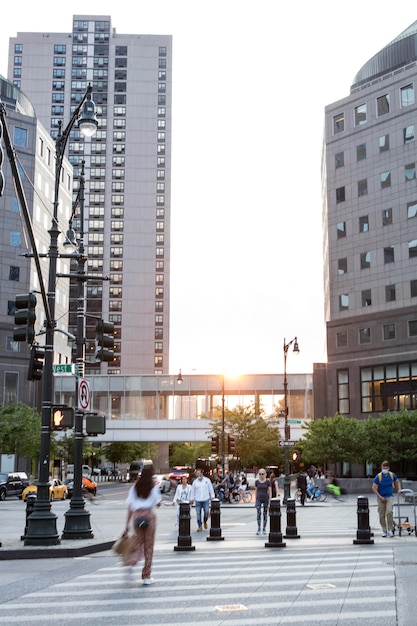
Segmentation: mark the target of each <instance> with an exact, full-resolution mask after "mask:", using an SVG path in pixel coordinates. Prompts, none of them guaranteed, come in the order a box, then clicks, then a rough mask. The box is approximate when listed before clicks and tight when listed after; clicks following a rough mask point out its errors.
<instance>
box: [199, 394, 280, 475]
mask: <svg viewBox="0 0 417 626" xmlns="http://www.w3.org/2000/svg"><path fill="white" fill-rule="evenodd" d="M224 423H225V440H226V442H225V443H226V446H227V435H228V434H229V435H231V436H232V437H234V439H235V449H236V457H238V458H239V460H240V463H241V465H242V466H246V467H250V466H262V465H266V466H267V465H276V464H277V463H278V461H279V460H280V458H281V457H282V456H283V453H282V451H281V450H279V447H278V441H279V439H280V433H279V428H278V426H277V424H276V422H275V421H272V420H268V419H267V417H266V415H265V412H264V409H263V407H262V406H261V405H260V404H259V403H258V402H253V403H252V404H251V405H250V406H246V407H242V406H237V407H236V408H235V409H233V410H229V409H227V408H225V412H224ZM210 426H211V431H210V433H208V435H209V436H211V435H218V436H219V442H220V450H219V454H220V456H222V454H223V451H222V423H221V419H219V418H216V419H214V420H212V421H211V422H210ZM225 453H226V454H227V450H226V451H225Z"/></svg>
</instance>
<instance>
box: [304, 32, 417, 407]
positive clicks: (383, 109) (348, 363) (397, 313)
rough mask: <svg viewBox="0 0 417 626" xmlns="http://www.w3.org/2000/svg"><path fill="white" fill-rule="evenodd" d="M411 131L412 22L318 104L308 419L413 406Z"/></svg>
mask: <svg viewBox="0 0 417 626" xmlns="http://www.w3.org/2000/svg"><path fill="white" fill-rule="evenodd" d="M416 135H417V22H415V23H414V24H413V25H412V26H410V27H409V28H408V29H407V30H405V31H404V32H403V33H401V34H400V35H399V36H398V37H397V38H396V39H395V40H394V41H392V42H391V43H390V44H388V45H387V46H386V47H385V48H384V49H383V50H381V51H380V52H378V53H377V54H376V55H375V56H374V57H373V58H371V59H370V60H369V61H368V62H367V63H365V65H364V66H363V67H362V68H361V69H360V70H359V72H358V74H357V75H356V77H355V79H354V82H353V85H352V86H351V89H350V94H349V95H348V96H347V97H346V98H343V99H342V100H339V101H337V102H334V103H332V104H330V105H328V106H327V107H326V110H325V137H324V154H323V161H322V178H323V189H324V197H323V224H324V231H325V232H324V258H325V307H326V310H325V314H326V322H327V352H328V363H327V365H326V366H324V365H317V366H316V368H315V376H314V389H315V398H316V402H315V416H316V417H320V416H323V415H328V416H332V415H334V414H335V413H336V412H337V411H338V412H340V413H342V414H344V415H351V416H353V417H357V418H366V417H367V416H368V415H372V414H378V413H380V412H384V411H387V410H399V409H401V408H406V409H416V408H417V170H416V163H417V155H416V143H417V142H416ZM320 389H321V390H322V391H323V394H319V390H320ZM320 398H321V399H320Z"/></svg>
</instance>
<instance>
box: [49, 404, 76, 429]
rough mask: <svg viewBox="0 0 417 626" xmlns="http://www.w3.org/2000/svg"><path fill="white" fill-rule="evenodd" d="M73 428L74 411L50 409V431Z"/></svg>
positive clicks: (56, 407)
mask: <svg viewBox="0 0 417 626" xmlns="http://www.w3.org/2000/svg"><path fill="white" fill-rule="evenodd" d="M73 427H74V409H72V408H68V407H63V406H54V407H52V430H66V429H67V428H73Z"/></svg>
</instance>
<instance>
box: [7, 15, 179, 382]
mask: <svg viewBox="0 0 417 626" xmlns="http://www.w3.org/2000/svg"><path fill="white" fill-rule="evenodd" d="M8 76H9V79H10V80H11V81H13V83H14V84H15V85H16V86H18V87H19V88H20V89H21V90H22V91H23V92H24V93H25V94H26V95H27V96H28V97H29V98H30V101H31V102H32V103H33V106H34V108H35V110H36V113H37V116H38V117H39V119H40V120H41V121H42V123H43V125H44V126H45V127H46V128H47V129H48V130H49V132H50V134H51V136H52V137H53V138H54V137H56V136H57V133H58V132H59V128H60V127H62V129H64V128H65V127H66V125H67V123H68V122H69V120H70V119H71V116H72V114H73V112H74V110H75V108H76V106H77V104H78V103H79V101H80V99H81V98H82V96H83V95H84V93H85V91H86V89H87V86H88V85H89V84H90V83H91V85H92V88H93V95H92V97H93V100H94V102H95V104H96V107H97V118H98V121H99V127H98V131H97V133H96V135H95V136H94V137H93V138H92V139H91V140H87V141H85V142H84V139H83V137H82V135H81V134H80V132H79V130H78V129H77V128H76V126H74V128H73V129H72V131H71V136H70V140H69V143H68V158H69V160H70V162H71V163H72V165H73V168H74V199H75V197H76V194H77V190H78V177H79V172H80V169H81V164H82V162H83V161H84V162H85V178H86V194H85V224H84V228H83V231H84V233H85V234H86V235H85V238H84V240H85V244H86V251H87V255H88V261H87V264H86V268H87V273H88V275H89V276H90V277H91V276H92V277H94V276H97V280H95V279H94V278H89V280H88V281H87V303H86V311H87V316H86V339H87V346H86V361H87V362H86V369H85V372H86V374H87V375H90V374H94V373H103V374H104V373H107V374H126V375H132V374H154V373H156V374H159V373H160V374H162V373H167V372H168V367H169V363H168V359H169V313H170V310H169V309H170V190H171V93H172V78H171V77H172V38H171V36H168V35H166V36H165V35H139V34H135V35H120V34H118V33H117V32H116V30H115V29H114V28H113V27H112V24H111V18H110V17H109V16H93V15H87V16H85V15H76V16H74V18H73V24H72V30H71V31H70V32H66V33H45V32H42V33H18V34H17V36H16V37H12V38H11V39H10V42H9V67H8ZM77 217H78V216H77V214H76V215H75V218H76V219H75V220H74V221H73V224H72V226H73V228H74V230H75V232H76V233H77V230H78V231H80V224H79V219H78V221H77ZM68 226H69V224H68V223H60V224H59V228H60V230H61V232H62V235H61V236H60V244H62V243H63V241H64V238H65V233H66V231H67V229H68ZM48 227H49V225H48ZM103 276H104V277H108V279H109V280H102V279H101V277H103ZM75 294H76V285H74V286H73V287H71V292H70V314H69V330H70V332H73V333H74V331H75V328H76V304H75V299H73V297H71V296H75ZM97 318H102V319H104V320H108V321H111V322H113V323H114V324H115V331H116V345H115V355H116V356H115V360H114V362H112V363H103V364H101V365H100V363H96V362H95V359H94V338H95V323H96V320H97Z"/></svg>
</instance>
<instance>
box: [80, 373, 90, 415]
mask: <svg viewBox="0 0 417 626" xmlns="http://www.w3.org/2000/svg"><path fill="white" fill-rule="evenodd" d="M78 408H79V409H81V410H82V411H89V410H90V385H89V383H88V380H85V379H84V378H80V379H79V381H78Z"/></svg>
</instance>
